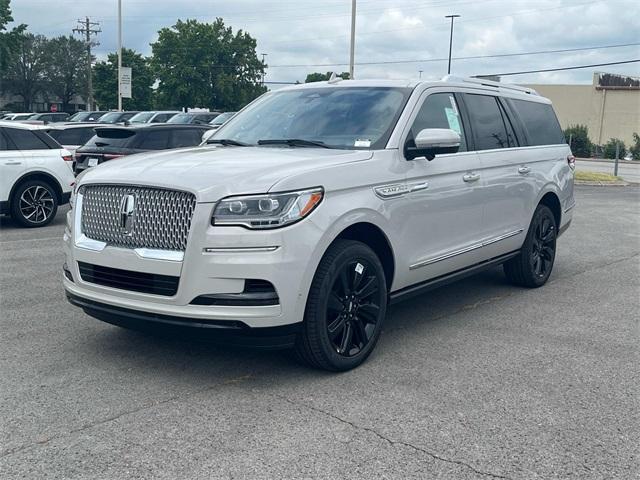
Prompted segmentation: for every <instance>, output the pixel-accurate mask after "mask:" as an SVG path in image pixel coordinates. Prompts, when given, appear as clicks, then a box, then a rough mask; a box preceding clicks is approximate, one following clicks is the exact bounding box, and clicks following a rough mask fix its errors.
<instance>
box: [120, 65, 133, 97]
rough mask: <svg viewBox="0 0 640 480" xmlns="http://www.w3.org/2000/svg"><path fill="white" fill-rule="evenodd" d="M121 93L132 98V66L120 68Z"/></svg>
mask: <svg viewBox="0 0 640 480" xmlns="http://www.w3.org/2000/svg"><path fill="white" fill-rule="evenodd" d="M120 95H121V96H122V98H131V67H121V68H120Z"/></svg>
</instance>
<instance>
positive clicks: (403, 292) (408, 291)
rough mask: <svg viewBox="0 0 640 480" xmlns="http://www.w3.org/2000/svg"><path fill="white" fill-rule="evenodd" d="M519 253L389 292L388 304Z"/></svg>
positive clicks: (516, 251)
mask: <svg viewBox="0 0 640 480" xmlns="http://www.w3.org/2000/svg"><path fill="white" fill-rule="evenodd" d="M519 253H520V250H515V251H513V252H510V253H507V254H505V255H500V256H499V257H494V258H490V259H489V260H485V261H484V262H480V263H476V264H474V265H471V266H470V267H466V268H463V269H460V270H456V271H455V272H451V273H447V274H445V275H441V276H439V277H435V278H432V279H430V280H427V281H424V282H420V283H416V284H415V285H410V286H408V287H405V288H402V289H400V290H397V291H395V292H391V293H390V294H389V304H390V305H393V304H394V303H398V302H401V301H404V300H407V299H409V298H412V297H415V296H418V295H420V294H422V293H424V292H428V291H429V290H433V289H435V288H439V287H442V286H444V285H447V284H449V283H453V282H456V281H458V280H460V279H462V278H465V277H468V276H470V275H474V274H476V273H478V272H481V271H483V270H486V269H488V268H491V267H494V266H496V265H500V264H501V263H504V262H506V261H507V260H509V259H510V258H513V257H515V256H516V255H518V254H519Z"/></svg>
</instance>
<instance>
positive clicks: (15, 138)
mask: <svg viewBox="0 0 640 480" xmlns="http://www.w3.org/2000/svg"><path fill="white" fill-rule="evenodd" d="M4 131H5V133H6V134H7V136H8V137H9V138H10V139H11V141H12V142H13V143H14V145H15V146H16V148H17V149H18V150H48V149H49V146H48V145H47V144H46V143H44V142H43V141H42V140H40V139H39V138H38V137H37V136H36V135H35V134H34V133H33V132H32V131H30V130H23V129H21V128H5V129H4Z"/></svg>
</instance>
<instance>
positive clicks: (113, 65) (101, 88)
mask: <svg viewBox="0 0 640 480" xmlns="http://www.w3.org/2000/svg"><path fill="white" fill-rule="evenodd" d="M122 65H123V66H125V67H131V88H132V91H131V96H132V97H133V98H123V99H122V108H123V109H124V110H150V109H152V108H153V93H154V92H153V84H154V82H155V77H154V75H153V71H152V70H151V66H150V65H149V59H147V58H145V57H143V56H142V55H141V54H140V53H137V52H136V51H134V50H130V49H128V48H123V49H122ZM93 96H94V98H95V100H96V102H97V103H98V105H99V106H100V108H102V109H105V110H107V109H116V108H118V54H117V53H110V54H109V55H108V56H107V61H106V62H97V63H96V64H95V66H94V67H93Z"/></svg>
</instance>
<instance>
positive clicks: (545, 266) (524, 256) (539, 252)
mask: <svg viewBox="0 0 640 480" xmlns="http://www.w3.org/2000/svg"><path fill="white" fill-rule="evenodd" d="M557 234H558V227H557V225H556V219H555V217H554V215H553V212H552V211H551V210H550V209H549V207H547V206H546V205H538V207H537V208H536V211H535V212H534V214H533V218H532V220H531V225H530V226H529V231H528V232H527V238H526V239H525V241H524V244H523V245H522V248H521V249H520V253H519V254H518V255H517V256H516V257H514V258H512V259H511V260H508V261H507V262H505V263H504V273H505V275H506V276H507V279H508V280H509V281H510V282H511V283H513V284H514V285H518V286H520V287H528V288H538V287H541V286H542V285H544V284H545V283H547V280H548V279H549V276H550V275H551V271H552V270H553V263H554V261H555V257H556V239H557Z"/></svg>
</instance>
